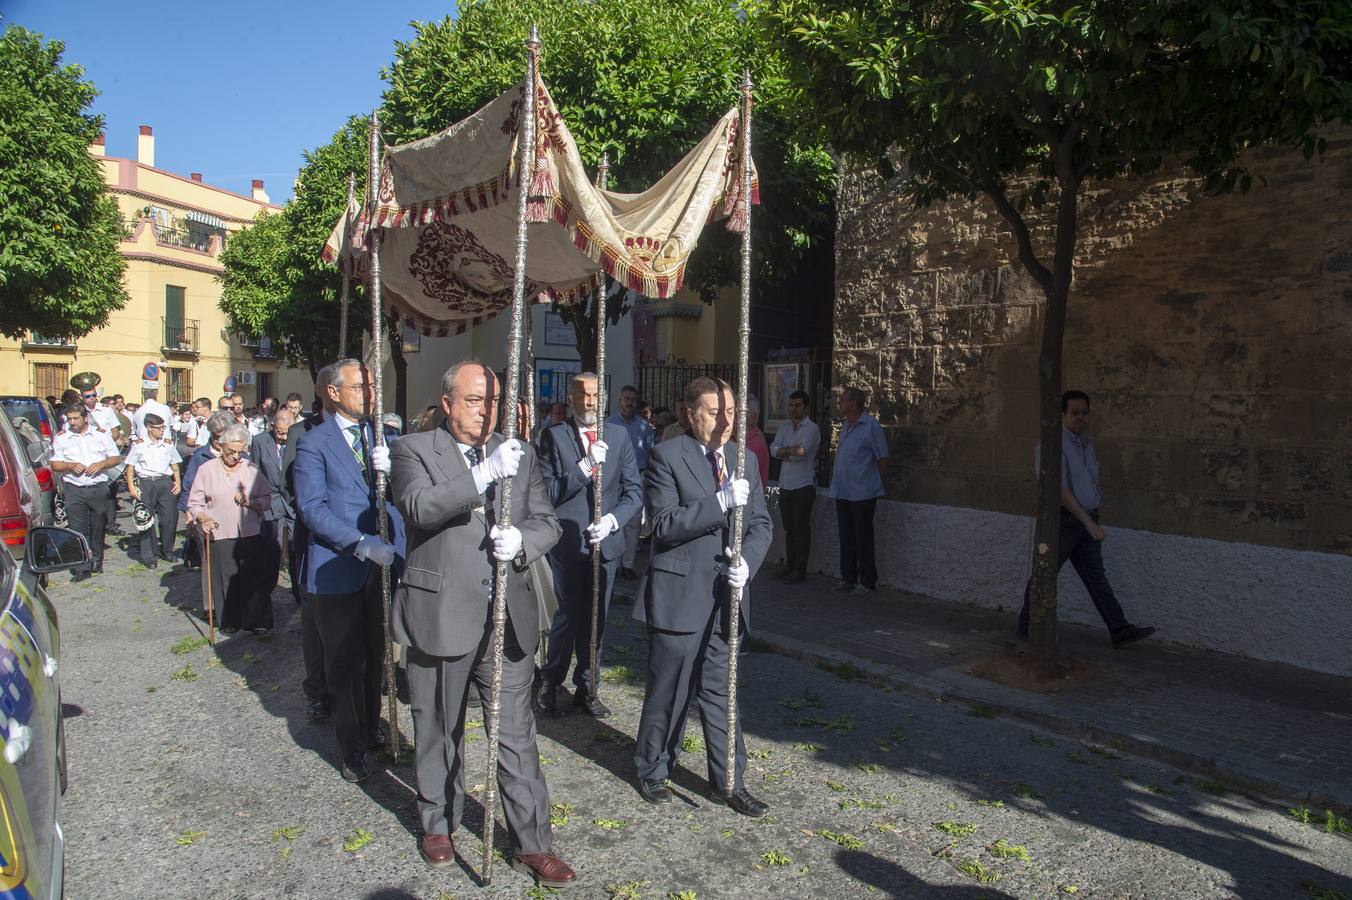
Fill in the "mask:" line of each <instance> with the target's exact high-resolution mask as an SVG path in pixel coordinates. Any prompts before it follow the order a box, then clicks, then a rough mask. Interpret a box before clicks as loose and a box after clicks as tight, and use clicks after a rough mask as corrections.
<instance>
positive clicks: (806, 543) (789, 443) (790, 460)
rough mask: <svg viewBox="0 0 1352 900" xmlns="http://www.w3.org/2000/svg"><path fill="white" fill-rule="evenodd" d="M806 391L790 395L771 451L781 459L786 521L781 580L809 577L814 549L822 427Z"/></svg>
mask: <svg viewBox="0 0 1352 900" xmlns="http://www.w3.org/2000/svg"><path fill="white" fill-rule="evenodd" d="M808 401H809V398H808V395H807V392H806V391H794V392H793V393H792V394H790V395H789V421H787V422H785V423H784V424H782V425H780V426H779V431H777V432H776V433H775V440H774V443H772V444H771V445H770V455H771V456H774V457H775V458H777V459H778V460H779V461H780V462H779V515H780V518H781V519H782V520H783V523H784V570H783V572H781V573H780V580H781V581H785V582H789V583H791V584H796V583H797V582H800V581H806V580H807V560H808V555H809V554H810V553H811V551H812V504H813V503H814V502H815V501H816V499H817V449H818V447H820V446H821V439H822V436H821V431H820V430H818V428H817V423H816V422H813V421H812V420H811V419H809V418H808V416H807V407H808Z"/></svg>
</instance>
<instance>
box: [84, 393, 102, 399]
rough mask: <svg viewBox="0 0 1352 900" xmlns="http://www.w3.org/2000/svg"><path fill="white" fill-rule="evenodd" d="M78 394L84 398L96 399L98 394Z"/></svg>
mask: <svg viewBox="0 0 1352 900" xmlns="http://www.w3.org/2000/svg"><path fill="white" fill-rule="evenodd" d="M80 396H81V397H83V398H84V399H85V400H88V399H89V398H90V397H93V398H94V399H96V400H97V399H98V396H99V395H98V394H81V395H80Z"/></svg>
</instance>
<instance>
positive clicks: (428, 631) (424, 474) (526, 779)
mask: <svg viewBox="0 0 1352 900" xmlns="http://www.w3.org/2000/svg"><path fill="white" fill-rule="evenodd" d="M441 390H442V398H441V406H442V409H443V410H444V411H445V413H446V422H445V423H444V424H443V425H442V426H441V427H439V428H436V429H434V430H432V431H425V432H419V433H417V434H411V435H408V436H407V437H404V438H402V439H400V440H399V441H397V442H396V443H395V444H394V446H393V450H392V452H391V468H392V471H391V484H392V486H393V489H394V502H395V505H396V506H397V507H398V509H399V511H400V513H401V514H402V516H403V517H404V522H405V525H406V527H407V529H408V532H407V533H408V544H407V546H408V556H407V560H408V562H407V567H406V568H405V570H404V580H403V583H402V584H401V585H400V586H399V590H398V591H397V592H396V593H395V595H394V607H393V610H392V613H391V624H392V628H393V631H394V639H395V641H397V642H398V643H400V644H403V645H404V646H405V647H407V648H408V683H409V689H410V692H411V695H412V706H413V731H414V745H415V748H416V749H415V750H414V768H415V771H416V773H417V778H418V813H419V816H420V817H421V819H422V827H423V836H422V841H421V845H420V847H419V849H420V851H421V853H422V857H423V860H424V861H425V862H427V864H428V865H431V866H435V867H440V866H448V865H452V864H454V862H455V847H454V844H453V843H452V841H451V835H453V834H454V833H455V830H456V828H457V827H459V825H460V817H461V814H462V813H463V811H464V805H465V774H464V732H465V703H466V700H467V698H468V696H469V690H470V684H471V682H473V683H474V685H475V686H476V688H477V690H478V691H479V692H480V693H481V694H482V695H484V696H487V695H488V693H489V691H490V689H491V685H490V673H491V670H492V665H493V660H492V658H491V653H490V645H491V641H492V635H493V616H492V592H493V587H492V585H493V583H494V569H495V563H496V562H497V561H506V562H507V563H508V567H509V575H508V579H507V611H508V626H507V630H506V635H505V640H504V643H503V660H502V694H501V721H500V726H499V731H498V733H499V742H500V747H501V750H500V752H499V754H498V772H497V777H498V784H499V786H500V788H501V796H502V807H503V814H504V816H505V818H506V820H507V832H508V835H509V836H510V838H511V841H512V845H513V853H512V855H511V857H510V858H509V859H508V863H509V865H511V866H512V868H514V869H518V870H520V871H523V872H526V873H528V874H530V875H531V876H532V877H533V878H535V880H536V882H537V883H538V884H540V885H543V886H546V887H563V886H566V885H568V884H569V883H571V882H572V881H573V880H574V878H575V877H576V876H575V875H574V873H573V870H572V869H570V868H569V867H568V865H567V864H566V863H565V862H564V861H563V860H561V859H559V858H558V857H557V856H555V855H554V854H553V853H552V852H551V850H550V847H551V844H552V840H553V835H552V833H551V830H550V825H549V789H548V788H547V787H546V786H545V778H544V773H543V772H542V771H541V769H540V756H539V752H538V750H537V749H536V745H535V717H534V714H533V713H532V710H531V700H530V689H531V685H532V683H533V681H534V677H535V648H536V645H537V644H538V643H539V622H540V618H539V616H540V614H539V610H538V609H537V606H536V599H535V595H534V592H533V591H532V590H531V586H530V579H529V578H528V577H527V574H528V573H527V571H526V570H527V567H528V566H529V565H530V564H531V563H532V562H534V561H535V560H537V559H539V558H540V557H541V556H543V555H544V554H545V553H547V552H548V551H549V548H550V547H552V546H554V543H555V542H556V541H558V539H559V534H560V528H559V520H558V517H557V516H556V515H555V514H554V507H553V506H551V505H550V503H549V497H548V496H547V495H546V494H545V488H544V482H543V481H542V480H541V478H540V467H539V464H538V462H537V460H536V458H535V452H534V450H533V448H531V447H530V445H529V444H525V443H522V442H521V441H518V440H516V439H513V440H510V441H509V440H504V439H503V438H502V436H501V435H499V434H495V433H494V431H493V426H494V420H495V419H496V411H497V396H496V395H497V378H496V377H495V376H494V374H493V372H492V371H491V370H490V369H489V368H488V367H487V366H485V365H483V364H482V363H479V362H477V361H465V362H459V363H456V364H455V365H453V366H451V367H450V368H449V369H447V370H446V375H445V376H444V377H443V378H442V382H441ZM508 478H510V479H512V481H511V484H512V525H511V526H510V527H506V528H503V527H500V526H498V525H497V524H495V519H496V506H495V503H496V500H497V492H498V490H499V489H500V486H501V482H503V481H505V480H506V479H508ZM448 807H449V809H448Z"/></svg>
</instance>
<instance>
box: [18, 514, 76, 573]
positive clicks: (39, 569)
mask: <svg viewBox="0 0 1352 900" xmlns="http://www.w3.org/2000/svg"><path fill="white" fill-rule="evenodd" d="M91 558H92V557H91V554H90V552H89V542H88V541H86V540H85V537H84V535H82V534H80V533H79V532H76V531H71V530H70V529H69V528H50V527H46V526H43V527H40V528H34V529H33V530H32V531H30V532H28V546H27V548H26V549H25V551H24V564H25V565H26V567H27V568H28V571H30V572H33V573H35V574H38V575H46V574H48V573H51V572H66V571H69V570H71V569H76V568H79V567H80V566H83V565H84V564H85V563H87V562H89V560H90V559H91Z"/></svg>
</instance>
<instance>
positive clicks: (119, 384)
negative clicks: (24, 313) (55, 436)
mask: <svg viewBox="0 0 1352 900" xmlns="http://www.w3.org/2000/svg"><path fill="white" fill-rule="evenodd" d="M90 153H91V154H92V155H93V156H94V157H96V158H97V159H98V162H99V165H100V167H101V169H102V171H103V177H104V181H105V182H107V184H108V187H109V189H110V191H111V192H112V194H113V196H114V197H115V198H116V200H117V205H118V210H119V212H120V213H121V215H122V220H123V222H124V223H125V224H126V227H127V230H128V233H129V234H128V237H126V238H125V239H124V240H123V242H122V244H121V247H120V252H121V254H122V256H123V258H124V259H126V260H127V270H126V274H125V276H124V282H125V284H126V288H127V294H128V295H129V297H130V299H129V301H128V303H127V305H126V306H125V307H124V308H122V309H121V310H119V311H117V312H115V313H113V314H112V315H111V316H110V317H109V321H108V324H107V325H105V326H104V327H103V328H100V329H98V330H97V331H94V332H91V333H90V334H88V335H86V336H85V337H81V338H75V339H68V338H65V337H62V336H60V335H41V334H36V333H33V334H29V335H28V336H27V338H25V339H24V340H22V341H14V340H9V339H0V393H6V394H29V395H37V396H42V397H45V396H48V395H54V396H56V397H58V398H59V397H60V396H61V392H62V391H63V390H65V389H66V388H67V387H69V386H70V377H71V376H72V375H74V374H76V373H77V372H97V373H98V374H99V375H101V376H102V378H103V381H102V383H101V384H100V386H99V389H100V391H102V392H103V393H105V394H122V395H123V396H124V397H126V398H127V400H128V402H135V401H139V400H140V399H141V396H142V390H141V389H142V377H141V376H142V370H143V369H144V367H145V365H146V363H149V362H153V363H155V364H156V365H157V366H158V367H159V369H160V375H159V399H160V400H161V401H163V402H166V403H171V404H177V403H180V402H182V403H186V402H190V401H192V400H194V399H196V398H197V397H209V398H211V400H212V401H213V403H214V402H215V400H216V399H217V398H218V397H220V395H221V394H222V393H223V392H224V388H225V384H226V379H227V378H229V377H234V378H235V381H236V383H237V390H238V391H239V393H240V394H242V395H243V397H244V403H245V406H252V405H254V404H256V403H258V402H259V401H261V400H262V399H263V397H265V396H269V395H271V396H285V394H286V393H287V392H289V391H293V390H294V391H300V393H301V394H302V395H303V396H304V397H305V398H306V401H307V403H308V401H309V398H310V397H311V394H312V392H313V386H312V382H311V380H310V377H309V373H308V372H301V371H297V370H291V369H286V368H284V367H283V366H282V365H281V364H280V363H279V361H278V360H277V359H276V358H274V357H273V356H272V353H271V344H270V341H268V340H267V338H251V337H241V336H239V335H236V334H233V333H232V332H231V331H230V329H229V326H228V323H227V321H226V317H225V313H223V312H222V311H221V308H220V297H221V285H220V283H219V281H217V277H218V276H219V275H220V274H221V272H222V271H223V267H222V266H221V263H220V259H219V257H220V253H221V250H222V249H223V248H224V247H225V245H226V243H227V242H228V241H229V240H230V235H231V234H233V233H237V232H238V231H240V230H241V229H243V228H246V227H248V226H249V225H250V224H251V223H252V222H253V220H254V217H255V216H257V214H258V213H259V212H260V211H264V210H267V211H277V210H279V209H280V207H278V206H276V205H274V204H272V203H271V202H269V199H268V195H267V194H266V193H265V191H264V188H263V182H262V181H254V183H253V191H252V195H251V196H247V197H246V196H244V195H243V194H237V193H234V192H233V191H228V190H225V189H224V188H219V187H216V186H214V185H210V184H206V183H205V182H203V181H202V176H201V175H200V174H198V173H191V174H190V175H189V176H188V177H184V176H182V175H177V174H174V173H172V172H167V171H165V170H163V169H158V168H156V167H155V137H154V134H153V132H152V131H151V128H150V127H149V126H147V125H142V126H141V129H140V134H139V135H138V137H137V154H136V159H120V158H116V157H111V156H107V155H105V153H104V147H103V140H102V138H100V140H99V142H97V143H96V144H94V145H93V146H91V147H90Z"/></svg>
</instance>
